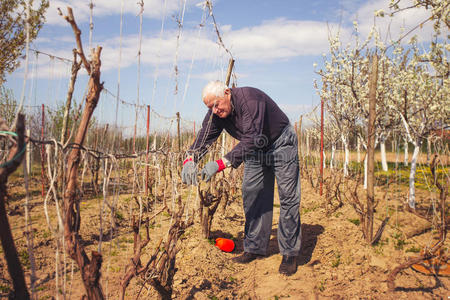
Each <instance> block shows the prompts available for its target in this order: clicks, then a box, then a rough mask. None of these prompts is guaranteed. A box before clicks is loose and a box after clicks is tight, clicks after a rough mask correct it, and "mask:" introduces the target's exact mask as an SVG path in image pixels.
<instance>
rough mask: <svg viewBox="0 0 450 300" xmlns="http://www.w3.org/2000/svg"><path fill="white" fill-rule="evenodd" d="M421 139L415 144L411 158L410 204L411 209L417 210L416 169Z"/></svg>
mask: <svg viewBox="0 0 450 300" xmlns="http://www.w3.org/2000/svg"><path fill="white" fill-rule="evenodd" d="M421 143H422V142H421V141H420V139H419V140H418V141H416V142H415V143H414V152H413V155H412V158H411V171H410V172H409V197H408V204H409V207H411V208H414V209H415V208H416V187H415V182H416V168H417V158H418V157H419V151H420V145H421Z"/></svg>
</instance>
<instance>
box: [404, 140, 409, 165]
mask: <svg viewBox="0 0 450 300" xmlns="http://www.w3.org/2000/svg"><path fill="white" fill-rule="evenodd" d="M408 156H409V154H408V140H407V139H406V138H405V160H404V162H403V164H404V165H405V166H407V165H408Z"/></svg>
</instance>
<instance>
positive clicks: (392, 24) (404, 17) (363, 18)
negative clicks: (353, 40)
mask: <svg viewBox="0 0 450 300" xmlns="http://www.w3.org/2000/svg"><path fill="white" fill-rule="evenodd" d="M389 2H390V1H389V0H375V1H370V2H368V3H367V4H365V5H363V6H362V7H361V8H360V9H359V10H358V11H357V13H356V18H357V19H358V21H359V26H358V27H359V29H360V32H361V34H362V36H363V37H365V36H367V35H368V34H369V32H370V30H371V28H372V27H373V25H374V22H375V24H376V27H377V28H378V30H379V32H380V36H381V37H382V38H383V40H384V39H386V42H387V43H389V42H390V40H393V41H395V40H398V39H399V38H400V37H401V36H402V35H404V34H405V33H407V32H408V31H410V30H411V29H413V28H414V27H416V26H417V25H419V24H420V23H422V22H423V21H424V20H426V19H427V18H429V17H430V12H429V11H427V10H425V9H424V8H413V9H407V10H404V11H401V12H399V13H396V14H395V15H394V16H393V17H392V18H391V17H390V16H389V14H390V13H391V12H392V11H391V10H390V9H389ZM400 4H401V5H404V6H410V5H412V1H411V0H410V1H408V0H406V1H401V2H400ZM379 9H382V10H383V11H384V12H385V17H384V18H376V19H375V18H374V12H375V11H377V10H379ZM432 24H433V23H432V21H429V22H427V23H426V24H425V25H424V26H422V28H417V29H416V30H414V31H413V32H412V33H411V34H409V35H408V37H407V38H406V39H405V40H404V42H406V41H408V40H409V39H410V38H411V37H412V36H413V35H417V36H418V38H419V40H422V41H429V40H430V38H431V35H432V33H433V26H432Z"/></svg>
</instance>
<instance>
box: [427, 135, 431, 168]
mask: <svg viewBox="0 0 450 300" xmlns="http://www.w3.org/2000/svg"><path fill="white" fill-rule="evenodd" d="M430 159H431V139H430V137H427V163H429V162H430Z"/></svg>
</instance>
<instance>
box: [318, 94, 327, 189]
mask: <svg viewBox="0 0 450 300" xmlns="http://www.w3.org/2000/svg"><path fill="white" fill-rule="evenodd" d="M325 88H326V87H325V86H324V89H325ZM319 179H320V196H322V193H323V97H321V98H320V178H319Z"/></svg>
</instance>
